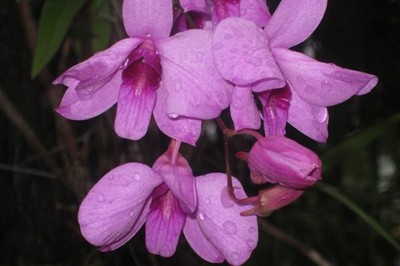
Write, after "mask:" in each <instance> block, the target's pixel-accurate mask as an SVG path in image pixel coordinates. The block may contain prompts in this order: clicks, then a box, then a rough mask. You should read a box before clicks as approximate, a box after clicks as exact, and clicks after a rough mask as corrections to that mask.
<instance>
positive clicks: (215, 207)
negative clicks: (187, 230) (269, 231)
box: [196, 173, 258, 265]
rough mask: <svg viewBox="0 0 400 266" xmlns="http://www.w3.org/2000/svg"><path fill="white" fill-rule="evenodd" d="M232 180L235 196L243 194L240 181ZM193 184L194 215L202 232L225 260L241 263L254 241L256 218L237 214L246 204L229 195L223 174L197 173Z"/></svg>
mask: <svg viewBox="0 0 400 266" xmlns="http://www.w3.org/2000/svg"><path fill="white" fill-rule="evenodd" d="M233 181H234V182H233V185H234V187H235V188H236V189H235V194H236V195H237V197H239V198H244V197H246V194H245V192H244V191H243V188H242V185H241V184H240V183H239V181H237V180H236V179H234V180H233ZM196 187H197V195H198V211H197V215H196V219H197V221H198V223H199V226H200V229H201V231H202V232H203V234H204V236H205V237H206V238H207V240H208V241H209V242H210V243H212V244H213V246H214V247H215V248H216V249H217V250H218V251H219V252H221V253H222V254H223V256H224V257H225V259H226V260H227V261H228V263H230V264H231V265H241V264H243V263H244V262H245V261H246V260H247V259H248V258H249V257H250V255H251V252H252V251H253V249H254V248H255V247H256V245H257V241H258V231H257V218H256V217H255V216H248V217H243V216H241V215H240V213H241V212H243V211H245V210H247V209H248V206H239V205H237V204H235V203H234V202H233V201H232V200H231V199H230V198H229V195H228V194H227V188H226V175H225V174H220V173H212V174H208V175H204V176H199V177H197V178H196Z"/></svg>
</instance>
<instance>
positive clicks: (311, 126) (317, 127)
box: [288, 90, 329, 142]
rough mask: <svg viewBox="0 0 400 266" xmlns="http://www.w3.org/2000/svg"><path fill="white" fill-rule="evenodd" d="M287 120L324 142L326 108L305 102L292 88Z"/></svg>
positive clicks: (326, 128) (326, 130)
mask: <svg viewBox="0 0 400 266" xmlns="http://www.w3.org/2000/svg"><path fill="white" fill-rule="evenodd" d="M288 122H289V123H290V124H291V125H292V126H294V127H295V128H296V129H298V130H299V131H300V132H302V133H303V134H305V135H306V136H309V137H310V138H312V139H314V140H316V141H319V142H326V140H327V139H328V122H329V116H328V110H327V108H326V107H321V106H316V105H311V104H309V103H307V102H305V101H304V100H303V99H301V98H300V96H299V95H298V94H297V93H296V92H295V91H294V90H292V99H291V101H290V107H289V114H288Z"/></svg>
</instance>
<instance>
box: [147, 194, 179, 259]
mask: <svg viewBox="0 0 400 266" xmlns="http://www.w3.org/2000/svg"><path fill="white" fill-rule="evenodd" d="M185 218H186V216H185V214H184V213H183V212H182V210H181V209H180V207H179V203H178V200H177V199H176V198H175V197H174V195H173V194H172V192H171V191H170V190H167V192H166V193H165V194H163V195H161V196H159V197H157V198H154V199H153V201H152V203H151V206H150V212H149V214H148V215H147V219H146V247H147V250H148V251H149V252H150V253H153V254H158V255H161V256H163V257H170V256H172V255H173V254H174V253H175V250H176V246H177V244H178V240H179V236H180V234H181V231H182V228H183V224H184V222H185Z"/></svg>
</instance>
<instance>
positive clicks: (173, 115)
mask: <svg viewBox="0 0 400 266" xmlns="http://www.w3.org/2000/svg"><path fill="white" fill-rule="evenodd" d="M168 116H169V117H170V118H172V119H175V118H177V117H178V114H175V113H169V114H168Z"/></svg>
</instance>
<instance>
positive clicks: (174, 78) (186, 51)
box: [157, 30, 233, 119]
mask: <svg viewBox="0 0 400 266" xmlns="http://www.w3.org/2000/svg"><path fill="white" fill-rule="evenodd" d="M211 37H212V36H211V32H209V31H205V30H188V31H185V32H183V33H178V34H176V35H175V36H174V37H172V38H168V39H166V40H163V41H161V42H158V43H157V48H158V49H159V52H160V57H161V66H162V70H163V73H162V80H163V82H164V88H165V89H166V90H167V91H168V98H167V114H168V116H170V117H171V118H174V117H177V116H186V117H190V118H196V119H212V118H215V117H217V116H218V115H219V114H220V113H221V111H222V110H223V109H225V108H227V107H228V106H229V104H230V101H231V93H232V88H233V86H232V85H231V84H228V83H227V82H226V81H225V80H223V79H222V78H221V77H220V76H219V75H218V73H217V72H216V70H215V66H214V60H213V56H212V52H211V41H210V40H211Z"/></svg>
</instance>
